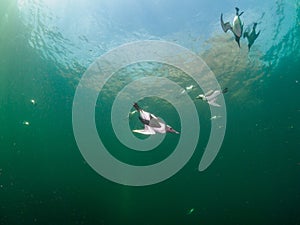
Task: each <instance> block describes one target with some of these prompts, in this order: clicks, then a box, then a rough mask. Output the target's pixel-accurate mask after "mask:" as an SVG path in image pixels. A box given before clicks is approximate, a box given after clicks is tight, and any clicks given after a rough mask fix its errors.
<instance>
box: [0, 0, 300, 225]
mask: <svg viewBox="0 0 300 225" xmlns="http://www.w3.org/2000/svg"><path fill="white" fill-rule="evenodd" d="M235 6H238V7H240V9H241V11H244V14H243V15H242V20H243V22H244V23H245V25H244V29H251V27H252V25H253V23H254V22H258V26H257V30H261V34H260V36H259V37H258V39H257V40H256V42H255V43H254V45H253V46H252V48H251V51H250V52H248V49H247V41H246V39H242V40H241V49H239V48H238V47H237V44H236V43H235V41H234V39H233V37H232V34H231V33H226V34H225V33H223V31H222V30H221V27H220V24H219V16H220V14H221V13H223V14H224V18H226V19H225V20H230V21H231V20H232V18H233V15H234V13H235V12H234V7H235ZM149 39H152V40H166V41H171V42H175V43H177V44H180V45H182V46H184V47H186V48H188V49H190V50H192V51H194V52H196V53H197V54H198V55H199V56H201V57H202V59H204V60H205V62H206V63H207V64H208V66H209V67H210V68H211V70H212V71H213V72H214V73H215V75H216V77H217V79H218V81H219V83H220V85H221V86H222V87H228V89H229V92H228V93H227V94H226V95H225V100H226V107H227V117H228V118H227V120H228V124H227V130H226V136H225V139H224V142H223V145H222V148H221V150H220V153H219V154H218V156H217V158H216V159H215V161H214V162H213V164H212V165H211V166H210V167H209V168H208V169H207V170H205V171H204V172H198V170H197V168H198V163H199V160H200V159H201V156H202V154H203V151H204V148H205V146H206V143H207V140H208V135H209V132H210V112H209V108H208V106H207V105H206V104H205V103H204V102H200V101H195V105H196V108H197V110H198V113H199V118H200V124H201V134H200V137H199V144H198V146H197V149H196V151H195V153H194V155H193V157H192V158H191V160H190V161H189V162H188V163H187V165H186V166H185V167H184V168H183V169H182V170H181V171H180V172H179V173H177V174H176V175H175V176H173V177H172V178H170V179H168V180H166V181H164V182H162V183H159V184H155V185H151V186H145V187H129V186H123V185H119V184H116V183H113V182H111V181H108V180H106V179H105V178H103V177H101V176H100V175H98V174H97V173H96V172H95V171H94V170H93V169H92V168H91V167H90V166H89V165H88V164H87V163H86V162H85V161H84V159H83V157H82V155H81V154H80V151H79V149H78V147H77V144H76V141H75V138H74V135H73V129H72V102H73V97H74V93H75V90H76V87H77V84H78V82H79V79H80V78H81V76H82V75H83V73H84V72H85V71H86V69H87V68H88V66H89V65H90V64H91V63H92V62H93V61H94V60H95V59H96V58H97V57H99V56H100V55H102V54H104V53H105V52H107V51H109V50H110V49H112V48H114V47H117V46H119V45H120V44H124V43H127V42H129V41H136V40H149ZM299 41H300V2H299V1H297V0H294V1H292V0H290V1H264V2H262V1H257V0H252V1H250V0H248V1H243V2H239V1H223V2H220V1H196V0H195V1H194V0H189V1H187V2H183V1H170V0H166V1H160V0H157V1H134V0H128V1H127V0H126V1H117V0H115V1H104V0H103V1H96V0H88V1H80V0H77V1H67V0H61V1H56V0H53V1H50V0H44V1H38V0H19V1H16V0H11V1H10V0H2V1H1V3H0V224H106V225H107V224H145V225H152V224H188V225H189V224H300V216H299V209H300V151H299V149H300V101H299V97H300V75H299V74H300V73H299V71H300V63H299V59H300V54H299V53H300V52H299V47H300V46H299ZM166 71H168V74H169V75H170V74H171V75H172V76H175V80H176V79H177V81H178V83H179V84H180V85H181V86H182V87H183V88H184V87H188V86H190V85H191V84H193V83H192V82H193V81H192V80H190V79H189V78H188V77H187V76H184V74H181V73H180V72H179V71H176V70H174V68H173V69H172V68H166V66H161V65H158V64H155V63H154V64H151V63H148V64H147V63H144V64H143V63H141V64H138V65H135V66H133V67H129V68H127V69H124V70H122V71H120V72H119V73H118V74H116V75H115V79H111V80H110V83H109V85H107V86H106V87H105V88H104V89H103V91H102V92H101V93H100V95H99V99H98V102H97V106H96V116H95V119H96V122H97V125H98V130H99V135H100V136H101V137H102V138H103V139H104V140H105V143H106V145H107V146H110V151H111V153H112V154H113V155H114V156H116V157H118V158H120V159H121V160H123V161H125V162H130V163H132V164H137V165H139V164H147V163H148V164H149V163H152V162H156V161H159V160H162V159H164V158H166V157H168V155H169V154H170V153H171V152H172V149H174V143H176V142H177V141H178V138H179V137H178V136H176V135H171V134H170V135H167V137H166V140H165V141H164V142H163V146H162V147H160V148H158V149H157V150H155V151H153V152H152V153H151V152H149V153H145V155H143V154H137V153H135V154H133V153H132V152H130V151H129V152H128V153H126V151H124V149H125V148H124V146H122V144H120V143H119V142H116V137H115V135H114V133H113V131H112V129H111V125H110V118H109V115H110V107H111V104H112V102H113V100H114V98H115V96H116V94H117V91H118V90H120V88H121V87H122V85H123V86H124V85H125V84H126V82H128V81H130V79H132V78H133V77H142V76H149V75H151V76H167V75H166ZM170 71H171V72H170ZM200 93H202V91H201V90H200V88H199V87H195V88H193V89H192V90H191V91H190V92H189V95H190V96H191V98H194V97H195V96H197V95H198V94H200ZM31 99H34V100H35V102H36V103H35V104H32V103H31V102H30V100H31ZM158 103H160V104H158ZM163 103H164V104H163ZM141 104H142V105H143V106H144V107H145V108H146V109H147V110H149V111H151V112H153V113H155V114H157V115H159V116H161V117H162V118H168V123H170V124H172V126H173V127H174V128H177V129H178V130H180V123H179V122H178V115H177V114H176V111H175V109H174V108H172V107H171V106H170V105H169V104H168V103H166V102H164V101H162V100H157V99H155V98H146V99H143V100H142V101H141ZM169 115H171V116H169ZM130 125H131V126H132V127H133V128H141V124H140V122H139V121H138V118H137V115H134V116H132V117H130ZM125 150H126V149H125Z"/></svg>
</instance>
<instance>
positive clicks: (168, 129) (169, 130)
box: [166, 125, 179, 134]
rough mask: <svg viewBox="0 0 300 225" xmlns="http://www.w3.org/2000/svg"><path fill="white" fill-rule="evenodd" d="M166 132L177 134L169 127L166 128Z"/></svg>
mask: <svg viewBox="0 0 300 225" xmlns="http://www.w3.org/2000/svg"><path fill="white" fill-rule="evenodd" d="M166 131H167V132H170V133H175V134H179V132H178V131H176V130H174V129H173V128H172V127H170V126H169V125H167V126H166Z"/></svg>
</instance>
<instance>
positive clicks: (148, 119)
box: [133, 103, 179, 135]
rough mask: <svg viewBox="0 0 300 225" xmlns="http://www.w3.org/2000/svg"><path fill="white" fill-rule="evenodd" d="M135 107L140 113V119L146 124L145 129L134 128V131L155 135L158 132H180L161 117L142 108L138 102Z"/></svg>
mask: <svg viewBox="0 0 300 225" xmlns="http://www.w3.org/2000/svg"><path fill="white" fill-rule="evenodd" d="M133 107H134V108H135V109H136V110H137V111H138V112H139V113H140V116H139V119H140V121H141V122H142V123H143V124H144V129H143V130H133V132H136V133H140V134H146V135H153V134H156V133H161V134H164V133H166V132H170V133H176V134H179V132H178V131H176V130H174V129H173V128H172V127H170V126H169V125H167V124H165V122H164V121H162V119H160V118H159V117H156V116H155V115H153V114H151V113H149V112H146V111H144V110H142V109H141V108H140V107H139V106H138V104H137V103H134V105H133Z"/></svg>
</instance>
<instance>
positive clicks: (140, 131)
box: [132, 125, 155, 135]
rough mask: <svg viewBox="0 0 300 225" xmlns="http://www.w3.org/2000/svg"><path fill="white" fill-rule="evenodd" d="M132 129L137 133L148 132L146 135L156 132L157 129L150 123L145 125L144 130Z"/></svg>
mask: <svg viewBox="0 0 300 225" xmlns="http://www.w3.org/2000/svg"><path fill="white" fill-rule="evenodd" d="M132 131H133V132H135V133H140V134H146V135H152V134H155V131H154V130H153V129H152V128H151V127H150V126H148V125H145V126H144V129H143V130H132Z"/></svg>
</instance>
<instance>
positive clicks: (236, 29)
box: [221, 7, 244, 47]
mask: <svg viewBox="0 0 300 225" xmlns="http://www.w3.org/2000/svg"><path fill="white" fill-rule="evenodd" d="M235 10H236V14H235V17H234V18H233V25H232V26H231V24H230V23H229V22H226V23H224V21H223V13H221V26H222V29H223V31H224V32H227V31H228V30H231V31H232V33H233V34H234V37H235V41H236V42H237V43H238V45H239V47H241V46H240V38H241V36H242V34H243V24H242V21H241V18H240V16H241V15H242V14H243V13H244V12H241V13H239V8H237V7H235Z"/></svg>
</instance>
